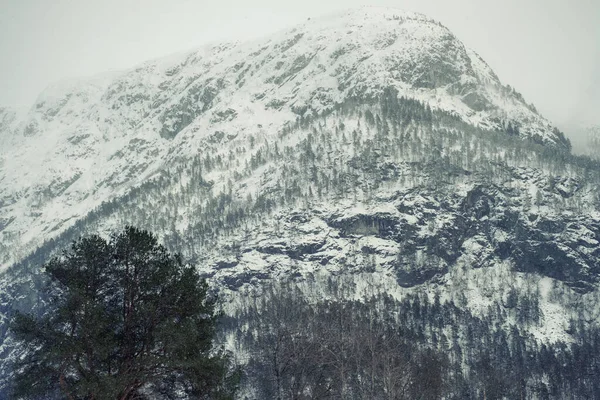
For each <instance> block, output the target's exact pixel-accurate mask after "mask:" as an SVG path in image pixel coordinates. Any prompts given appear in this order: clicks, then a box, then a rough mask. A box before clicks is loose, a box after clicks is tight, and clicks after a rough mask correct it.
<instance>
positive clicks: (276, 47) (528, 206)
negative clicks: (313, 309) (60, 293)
mask: <svg viewBox="0 0 600 400" xmlns="http://www.w3.org/2000/svg"><path fill="white" fill-rule="evenodd" d="M0 144H1V147H0V262H1V263H2V266H3V269H5V270H6V272H5V273H4V274H3V275H2V279H1V280H0V318H2V319H0V326H1V327H2V330H0V332H1V333H2V336H1V338H2V340H3V344H2V347H1V348H0V350H1V351H2V352H5V353H4V354H8V353H10V352H11V351H13V350H12V348H11V343H10V336H7V333H6V329H4V327H5V325H6V323H5V322H6V318H7V315H8V313H9V312H10V310H11V309H13V308H19V309H25V310H29V309H32V308H36V307H38V306H39V304H38V303H39V301H40V300H39V299H36V298H34V296H33V295H32V293H33V292H32V291H31V287H32V286H33V283H32V281H35V277H36V276H37V273H38V270H39V265H40V264H41V263H42V262H43V261H44V260H46V259H47V257H48V256H49V255H50V254H52V253H53V252H55V251H57V249H60V248H64V247H65V246H67V245H68V243H69V242H70V241H71V240H73V239H76V238H77V237H79V236H80V235H83V234H86V233H92V232H101V233H108V232H111V231H114V230H118V229H121V227H122V226H123V225H125V224H131V225H136V226H139V227H142V228H146V229H149V230H151V231H153V232H156V233H157V234H158V235H159V236H160V237H161V240H162V241H163V242H164V243H165V244H166V245H167V246H168V247H169V249H171V250H174V251H177V252H182V253H183V255H184V256H185V257H186V258H187V259H189V260H190V261H191V262H194V263H196V264H197V265H198V268H199V269H200V270H201V271H202V272H203V273H204V275H205V276H207V277H208V278H210V279H211V281H212V282H213V283H214V284H215V286H217V287H219V288H221V290H222V292H223V299H225V300H226V301H225V304H224V307H225V309H226V310H228V311H230V312H233V310H236V309H239V308H240V307H241V300H240V299H241V298H243V297H244V296H240V294H243V295H247V294H248V295H250V294H252V293H254V292H255V291H260V287H261V284H262V283H264V282H269V281H272V280H273V279H274V278H275V280H283V281H284V280H295V281H298V282H302V284H303V285H305V287H304V290H305V294H307V295H308V296H309V297H311V298H313V299H320V298H322V297H326V296H327V295H326V294H325V292H326V290H325V289H324V287H326V286H327V283H326V282H327V281H328V279H331V278H332V277H333V278H339V279H342V278H341V277H344V278H343V279H345V281H347V282H351V285H350V286H351V287H352V290H349V292H348V294H347V295H348V297H352V298H354V297H356V298H361V296H362V297H367V296H369V295H372V294H373V293H375V292H377V293H386V294H390V295H392V296H394V297H396V298H397V299H401V298H403V296H405V295H406V294H407V293H413V292H415V291H424V292H425V293H428V294H430V293H432V290H433V289H432V288H435V290H436V291H437V292H438V294H439V293H441V297H442V300H443V301H446V302H448V303H449V304H457V305H459V307H461V308H462V309H468V310H469V311H470V312H472V313H474V315H477V316H478V317H481V318H484V317H485V316H486V315H490V313H491V311H490V310H494V311H493V312H494V315H504V319H502V320H498V321H496V322H495V324H496V326H497V327H499V329H506V330H507V331H508V330H509V329H512V327H513V326H514V324H516V323H517V321H521V322H519V324H521V325H520V328H519V329H522V333H523V335H530V336H531V338H532V339H531V340H532V342H531V343H534V342H535V341H538V342H540V343H546V344H552V343H555V342H557V341H564V342H566V343H571V342H573V341H575V339H574V336H573V334H572V333H573V331H572V330H571V329H570V326H571V322H572V320H578V321H583V322H582V323H583V324H584V325H586V324H587V325H586V326H588V325H589V326H594V325H595V324H596V323H597V321H596V319H595V316H596V315H597V312H598V308H597V299H598V296H599V295H600V291H599V290H598V284H599V280H600V279H599V278H600V212H599V204H600V185H599V183H600V165H599V164H598V163H596V162H593V161H592V160H590V159H589V158H582V157H576V156H573V155H571V154H570V152H569V149H570V144H569V142H568V141H567V140H566V139H565V138H564V136H563V134H562V133H561V132H560V131H559V130H558V129H556V128H555V127H553V126H552V124H551V123H550V122H549V121H547V120H546V119H544V118H543V117H542V116H541V115H539V114H538V113H537V111H536V110H535V108H534V107H533V106H532V105H530V104H527V103H526V102H525V100H524V99H523V98H522V96H521V95H520V94H518V93H517V92H516V91H515V90H514V89H512V88H510V87H509V86H505V85H504V84H502V83H501V82H500V80H499V79H498V77H497V76H496V75H495V74H494V72H493V71H492V69H491V68H490V67H489V66H488V65H487V64H486V63H485V62H484V61H483V60H482V59H481V58H480V57H479V56H478V55H477V54H476V53H475V52H474V51H472V50H470V49H468V48H466V47H465V46H464V45H463V44H462V43H461V42H460V41H459V40H458V39H457V38H456V37H454V35H452V33H451V32H450V31H449V30H448V29H447V28H445V27H444V26H443V25H441V24H440V23H438V22H436V21H433V20H431V19H429V18H427V17H425V16H423V15H419V14H413V13H405V12H401V11H398V10H394V9H385V8H370V7H366V8H360V9H356V10H351V11H348V12H345V13H341V14H336V15H332V16H327V17H323V18H318V19H311V20H309V21H306V22H305V23H304V24H302V25H300V26H297V27H295V28H293V29H290V30H287V31H284V32H280V33H277V34H275V35H272V36H270V37H267V38H264V39H260V40H256V41H252V42H242V43H226V44H215V45H210V46H205V47H203V48H201V49H199V50H197V51H192V52H189V53H185V54H177V55H173V56H170V57H168V58H164V59H159V60H154V61H149V62H147V63H145V64H143V65H141V66H139V67H137V68H134V69H132V70H129V71H123V72H120V73H112V74H109V75H104V76H99V77H96V78H93V79H83V80H76V81H71V82H62V83H60V84H56V85H53V86H52V87H50V88H48V89H47V90H46V91H44V92H43V93H42V94H41V95H40V96H39V98H38V100H37V101H36V103H35V104H34V106H33V107H32V108H31V109H30V110H29V112H28V113H26V114H25V115H23V114H19V113H17V112H15V111H10V110H8V109H1V110H0ZM12 264H15V265H14V266H13V267H12V268H8V267H9V266H10V265H12ZM32 277H33V278H32ZM309 282H312V283H313V284H312V285H309ZM324 282H325V283H324ZM430 289H431V290H430ZM350 292H351V293H350ZM514 293H519V296H521V297H519V299H521V298H523V299H530V297H531V296H532V293H533V294H535V297H536V299H537V300H536V301H537V302H536V304H537V306H536V307H537V308H536V310H538V311H540V312H536V318H534V319H533V320H529V319H528V320H527V323H522V318H521V317H522V316H521V314H520V313H521V310H520V309H518V308H515V304H521V303H519V302H518V301H517V302H516V303H515V302H514V301H512V300H511V301H509V300H507V299H509V298H511V296H513V297H514ZM519 301H520V300H519ZM527 301H529V300H527ZM527 304H529V303H527ZM528 307H529V306H528ZM496 310H502V312H496ZM528 315H529V314H528ZM532 321H534V322H532ZM232 340H233V339H232ZM0 383H1V382H0Z"/></svg>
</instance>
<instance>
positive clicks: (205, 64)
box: [0, 8, 568, 268]
mask: <svg viewBox="0 0 600 400" xmlns="http://www.w3.org/2000/svg"><path fill="white" fill-rule="evenodd" d="M389 87H394V88H396V89H397V90H398V93H399V95H400V96H404V97H407V98H413V99H417V100H420V101H422V102H424V103H425V104H427V105H428V106H430V107H431V108H432V109H436V110H444V111H447V112H449V113H452V114H453V115H456V116H458V117H459V118H461V119H462V120H463V121H465V122H467V123H469V124H471V125H474V126H477V127H480V128H482V129H486V130H488V129H489V130H505V129H509V130H510V132H511V133H514V134H516V135H518V136H520V137H522V138H527V139H533V140H535V141H538V142H540V143H546V144H549V145H553V146H556V147H559V148H564V147H566V146H567V145H568V144H567V142H566V141H565V140H564V138H563V137H562V136H561V135H560V132H558V131H557V130H555V129H554V128H553V127H552V126H551V124H550V123H549V122H548V121H547V120H545V119H544V118H543V117H541V116H540V115H539V114H538V113H537V112H536V111H535V109H534V108H533V107H532V106H530V105H528V104H527V103H526V102H525V101H524V100H523V98H522V97H521V96H520V95H519V94H518V93H516V92H515V91H514V90H513V89H511V88H510V87H508V86H504V85H503V84H502V83H501V82H500V81H499V80H498V78H497V76H496V75H495V74H494V72H493V71H492V70H491V68H490V67H489V66H488V65H487V64H486V63H485V62H484V61H483V60H482V59H481V58H480V57H479V56H478V55H477V54H476V53H475V52H474V51H472V50H470V49H468V48H466V47H465V46H464V45H463V44H462V43H461V42H460V41H459V40H458V39H457V38H456V37H454V36H453V35H452V33H451V32H450V31H449V30H448V29H446V28H445V27H444V26H442V25H441V24H439V23H437V22H435V21H433V20H430V19H428V18H426V17H425V16H422V15H418V14H412V13H403V12H399V11H397V10H390V9H380V8H360V9H357V10H352V11H349V12H346V13H343V14H339V15H333V16H328V17H325V18H320V19H314V20H310V21H307V22H306V23H304V24H303V25H301V26H298V27H295V28H294V29H291V30H288V31H285V32H281V33H278V34H275V35H272V36H270V37H267V38H264V39H261V40H258V41H254V42H250V43H225V44H218V45H210V46H205V47H203V48H201V49H199V50H197V51H193V52H190V53H187V54H178V55H174V56H171V57H168V58H165V59H159V60H154V61H150V62H147V63H145V64H143V65H140V66H139V67H137V68H134V69H132V70H129V71H124V72H122V73H113V74H109V75H106V76H100V77H97V78H94V79H82V80H74V81H69V82H61V83H59V84H56V85H53V86H51V87H49V88H48V89H46V90H45V91H44V92H43V93H42V94H41V95H40V96H39V97H38V99H37V101H36V103H35V104H34V105H33V107H32V108H31V110H30V111H29V112H28V113H27V115H26V116H24V117H22V118H20V120H19V121H18V125H17V126H15V122H16V121H15V118H16V117H15V116H14V114H10V113H3V118H2V121H3V122H2V125H0V137H1V138H2V140H3V141H2V146H1V147H0V160H1V161H0V168H1V169H0V173H1V175H0V176H1V181H0V204H1V205H2V211H3V212H2V219H1V223H0V228H1V235H2V241H1V242H2V244H3V246H2V250H4V251H2V252H1V253H2V256H1V257H0V261H1V262H2V265H3V266H4V268H5V267H6V266H8V265H9V264H10V263H11V262H15V261H18V260H19V259H20V258H21V257H23V256H24V255H25V254H26V253H27V252H28V251H31V250H32V249H33V248H35V246H37V245H39V244H41V242H42V241H43V240H47V239H49V238H50V237H53V236H55V235H57V234H58V233H60V232H62V231H63V230H64V229H66V228H67V227H69V226H70V225H72V224H73V223H74V222H75V221H76V220H78V219H79V218H82V217H83V216H85V215H86V214H87V213H88V212H89V211H91V210H92V209H93V208H94V207H97V206H98V205H100V204H101V203H102V202H103V201H107V200H110V199H112V198H114V197H116V196H119V195H122V194H124V193H126V192H127V191H128V190H129V189H130V188H131V187H132V186H135V185H139V184H140V183H142V182H144V181H145V180H147V179H148V178H149V177H151V176H153V175H154V174H156V173H157V172H159V171H160V170H162V169H164V168H167V167H168V166H172V165H174V163H175V162H176V160H179V159H185V158H188V157H193V156H195V155H196V154H198V153H199V152H201V151H203V150H205V146H206V143H207V142H210V141H215V140H217V141H223V143H224V145H223V146H219V148H220V151H221V152H223V153H224V154H227V153H228V152H229V151H230V150H232V149H233V148H235V146H237V145H239V143H242V142H246V141H247V140H248V138H249V137H250V136H251V135H254V136H256V137H261V138H265V139H267V140H270V138H271V137H272V136H273V135H275V134H276V133H277V132H279V131H280V130H281V129H282V127H283V126H285V124H286V123H289V122H293V121H295V120H296V118H298V117H309V116H314V115H319V114H322V113H323V112H326V111H329V110H332V109H333V108H334V107H335V106H336V105H339V104H342V103H343V102H345V101H349V100H351V99H356V101H357V102H358V101H366V100H373V99H376V98H377V97H378V96H379V95H380V94H381V93H382V91H383V90H384V88H389Z"/></svg>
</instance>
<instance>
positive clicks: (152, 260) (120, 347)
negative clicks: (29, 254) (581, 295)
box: [12, 227, 228, 400]
mask: <svg viewBox="0 0 600 400" xmlns="http://www.w3.org/2000/svg"><path fill="white" fill-rule="evenodd" d="M45 271H46V274H47V277H48V285H47V293H46V295H47V298H48V299H49V300H48V301H49V305H48V310H47V311H46V313H45V315H43V316H42V317H40V318H36V317H35V316H33V315H26V314H21V313H17V314H16V315H15V317H14V319H13V322H12V330H13V332H14V336H15V338H16V339H17V340H18V341H20V342H21V344H22V346H26V347H27V349H28V350H29V351H27V353H26V357H25V358H24V359H23V360H20V361H18V362H17V363H16V365H15V372H16V379H15V383H14V387H13V390H14V393H13V394H14V396H15V397H16V398H40V396H43V395H50V396H52V395H53V394H56V393H58V392H59V391H60V393H61V395H62V396H63V397H65V398H69V399H98V400H99V399H123V400H124V399H143V398H157V396H158V394H159V393H162V394H165V395H166V394H171V395H174V394H175V393H187V394H188V395H191V396H192V398H222V397H226V395H227V393H228V392H227V390H226V389H227V387H226V386H227V385H226V381H227V379H228V362H227V358H226V357H224V356H221V355H213V354H211V349H212V345H213V344H212V340H213V336H214V333H215V322H216V319H215V318H216V317H215V316H214V304H215V303H214V300H213V299H209V298H208V297H207V290H208V287H207V284H206V283H205V282H204V281H203V280H201V279H200V277H199V275H198V273H197V272H196V270H195V269H194V268H193V267H191V266H186V265H184V264H183V262H182V260H181V258H180V256H178V255H172V254H169V253H168V252H167V251H166V250H165V248H164V247H162V246H161V245H159V244H158V243H157V240H156V238H155V237H154V236H153V235H152V234H150V233H148V232H146V231H142V230H138V229H136V228H132V227H128V228H126V229H125V230H124V231H123V232H122V233H119V234H115V235H113V236H112V237H111V239H110V240H109V241H106V240H104V239H103V238H101V237H99V236H90V237H86V238H83V239H81V240H79V241H77V242H75V243H73V245H72V247H71V250H70V251H65V252H64V253H63V254H62V256H59V257H55V258H53V259H52V260H51V261H49V262H48V263H47V264H46V265H45Z"/></svg>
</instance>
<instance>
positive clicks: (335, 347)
mask: <svg viewBox="0 0 600 400" xmlns="http://www.w3.org/2000/svg"><path fill="white" fill-rule="evenodd" d="M326 286H328V288H327V289H326V292H327V291H328V293H337V295H333V296H325V297H326V298H327V299H317V298H314V297H312V296H311V297H310V298H307V297H306V294H304V293H303V292H301V291H300V290H298V288H296V287H295V286H294V285H293V284H292V285H290V284H285V285H283V286H270V287H268V288H266V289H265V290H264V291H263V292H261V293H260V295H258V296H256V297H253V298H251V299H249V300H247V301H245V302H244V304H243V306H242V307H240V308H239V310H238V311H237V312H236V313H235V315H233V316H231V317H226V318H225V319H224V320H223V321H222V327H221V333H220V335H221V340H229V341H230V343H231V342H233V343H235V346H236V353H237V354H238V357H239V358H240V360H239V362H241V363H242V364H245V366H244V368H243V369H244V371H245V374H244V377H243V381H242V389H241V391H240V393H241V394H242V398H246V399H256V398H269V399H281V400H283V399H442V398H443V399H486V400H490V399H505V398H509V399H584V398H590V399H591V398H599V396H600V381H598V379H597V377H598V376H600V375H599V374H600V330H598V329H597V328H584V327H583V326H580V327H579V328H572V329H580V330H579V331H577V332H573V334H574V337H575V338H577V339H576V340H575V341H573V342H572V343H564V342H561V341H559V342H556V343H552V344H549V343H548V344H541V345H540V344H539V343H538V341H536V340H535V338H534V337H532V336H531V335H530V334H528V333H527V330H526V329H525V326H524V325H523V324H521V323H520V322H519V323H518V324H510V323H509V320H508V319H507V318H506V314H505V313H503V312H502V311H497V312H496V311H494V310H490V312H489V313H486V314H485V316H478V315H475V314H473V313H471V312H470V311H469V310H468V309H465V308H459V307H457V306H456V305H455V304H454V303H452V302H450V301H449V302H444V301H441V300H440V298H439V296H438V295H435V294H433V293H426V292H422V293H415V294H411V295H407V296H405V297H403V298H402V299H400V300H396V299H394V298H392V297H390V296H389V295H386V294H379V295H375V296H373V297H371V298H368V299H364V300H350V299H349V298H345V295H341V296H340V295H339V294H340V293H350V292H348V291H347V290H345V289H344V287H343V286H340V284H339V283H338V281H337V280H330V281H329V282H328V284H327V285H326ZM529 318H531V319H530V320H529V321H524V322H527V323H530V324H536V323H537V322H536V321H535V316H531V317H529Z"/></svg>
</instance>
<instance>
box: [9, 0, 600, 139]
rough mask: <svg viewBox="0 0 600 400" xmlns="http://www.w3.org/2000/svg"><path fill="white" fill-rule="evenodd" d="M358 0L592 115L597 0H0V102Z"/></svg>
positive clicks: (506, 77)
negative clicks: (440, 32) (412, 18)
mask: <svg viewBox="0 0 600 400" xmlns="http://www.w3.org/2000/svg"><path fill="white" fill-rule="evenodd" d="M365 4H366V5H377V6H389V7H396V8H399V9H404V10H411V11H418V12H422V13H424V14H427V15H429V16H430V17H433V18H435V19H437V20H439V21H440V22H442V23H443V24H444V25H446V26H447V27H448V28H450V29H451V30H452V31H453V32H454V33H455V34H456V35H457V36H458V38H459V39H461V40H462V41H463V42H464V43H465V44H466V45H467V46H468V47H471V48H473V49H474V50H476V51H477V52H478V53H479V54H480V55H481V56H482V57H483V58H484V59H485V60H486V61H487V62H488V63H489V64H490V65H491V67H492V68H493V69H494V70H495V71H496V73H497V74H498V75H499V76H500V79H501V80H503V82H504V83H506V84H510V85H511V86H514V87H515V88H516V89H517V90H518V91H520V92H521V93H522V94H523V95H524V96H525V99H526V100H527V101H529V102H533V103H534V104H535V105H536V107H537V108H538V109H539V110H540V111H541V112H542V113H543V114H544V115H545V116H546V117H548V118H550V119H551V120H552V121H554V122H555V123H557V124H559V126H561V127H563V129H564V127H569V126H572V125H573V124H578V123H583V124H589V123H600V115H598V114H599V113H600V0H396V1H390V0H371V1H370V2H365V1H354V0H295V1H292V2H289V1H287V0H218V1H217V0H211V1H207V0H0V60H1V63H0V105H21V106H29V105H31V104H32V103H33V101H34V100H35V98H36V96H37V94H38V93H39V92H40V91H41V90H43V89H44V88H45V87H46V86H47V85H48V84H50V83H52V82H54V81H57V80H60V79H63V78H68V77H79V76H88V75H94V74H97V73H101V72H104V71H108V70H118V69H123V68H127V67H131V66H134V65H136V64H138V63H140V62H143V61H145V60H147V59H151V58H156V57H160V56H163V55H168V54H170V53H174V52H177V51H181V50H188V49H193V48H195V47H198V46H200V45H202V44H203V43H206V42H214V41H219V40H224V39H244V38H252V37H257V36H263V35H265V34H268V33H270V32H273V31H277V30H280V29H283V28H286V27H289V26H292V25H294V24H295V23H299V22H301V21H303V20H305V19H306V18H308V17H315V16H318V15H321V14H328V13H331V12H334V11H336V10H341V9H345V8H351V7H358V6H361V5H365Z"/></svg>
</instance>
